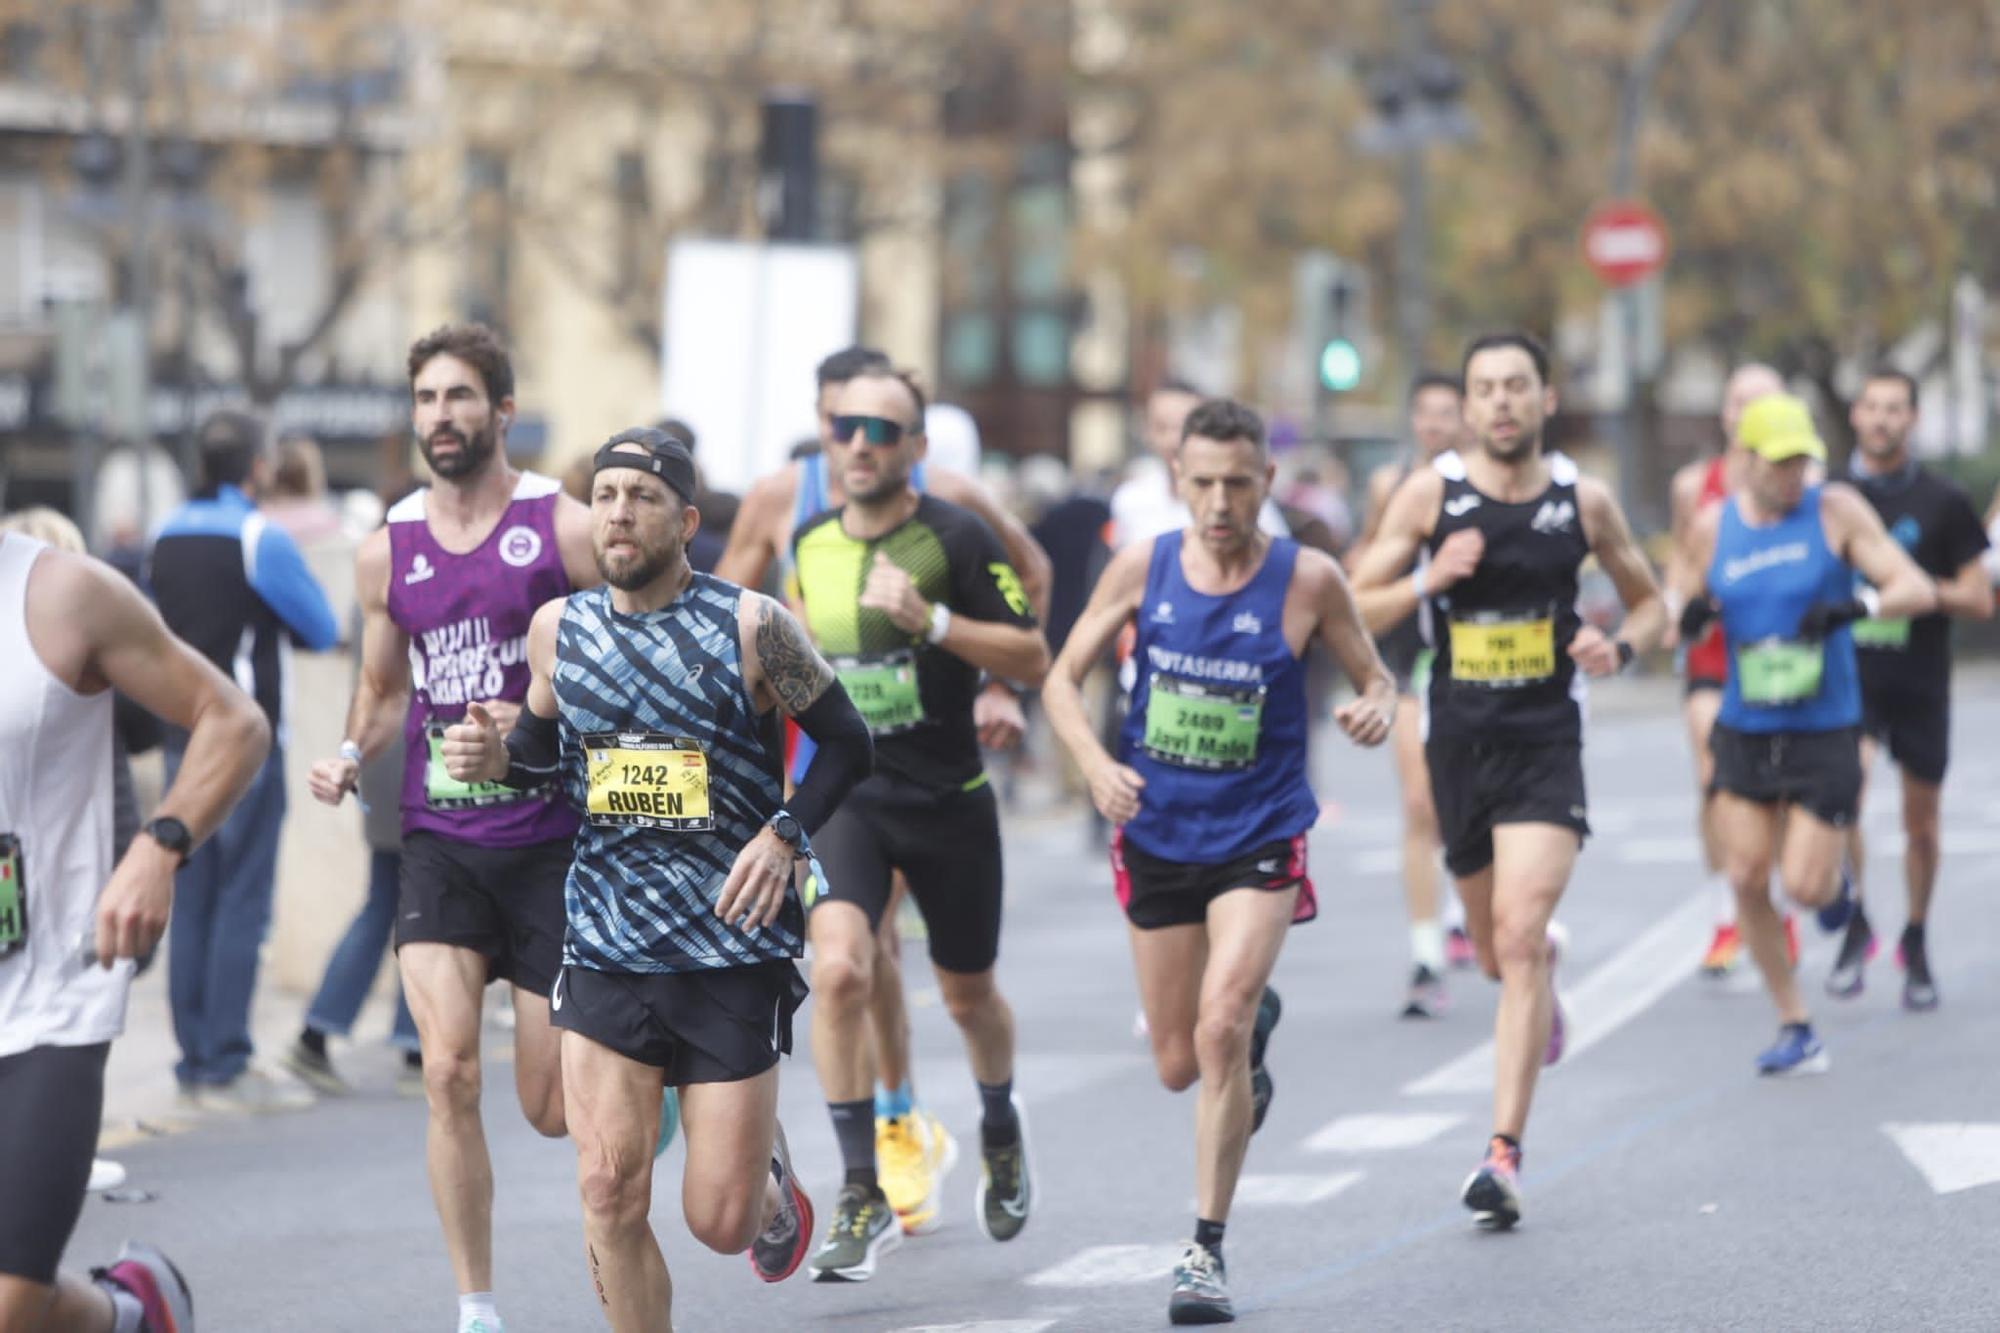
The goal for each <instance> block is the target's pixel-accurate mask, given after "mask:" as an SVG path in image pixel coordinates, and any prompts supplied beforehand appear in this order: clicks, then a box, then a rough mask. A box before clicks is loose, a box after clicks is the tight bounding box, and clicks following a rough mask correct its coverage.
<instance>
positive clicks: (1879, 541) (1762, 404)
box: [1679, 394, 1937, 1074]
mask: <svg viewBox="0 0 2000 1333" xmlns="http://www.w3.org/2000/svg"><path fill="white" fill-rule="evenodd" d="M1736 443H1737V444H1738V445H1739V446H1740V447H1741V448H1742V449H1743V450H1745V451H1746V452H1747V454H1748V455H1749V456H1748V457H1747V458H1746V459H1745V463H1744V472H1743V483H1742V486H1741V488H1740V489H1739V490H1737V492H1736V493H1735V494H1734V495H1733V496H1732V497H1731V498H1730V499H1729V500H1728V501H1727V502H1726V503H1724V504H1723V505H1722V506H1721V507H1720V508H1718V509H1715V510H1712V511H1711V512H1709V513H1707V514H1704V515H1702V516H1701V518H1700V519H1698V520H1697V521H1696V524H1695V528H1694V533H1693V536H1692V539H1691V541H1690V554H1691V555H1692V556H1693V559H1692V560H1691V561H1690V562H1689V563H1688V564H1687V565H1685V566H1684V567H1683V569H1682V570H1681V571H1680V575H1681V577H1683V578H1688V579H1690V580H1691V581H1690V582H1688V583H1686V584H1684V585H1683V587H1682V588H1681V589H1679V591H1680V592H1682V593H1683V594H1684V595H1685V606H1686V609H1685V610H1684V611H1682V612H1681V633H1682V635H1683V636H1685V637H1687V638H1689V639H1692V638H1694V637H1696V636H1697V635H1698V634H1699V633H1700V632H1701V631H1702V630H1703V629H1705V628H1707V624H1708V621H1709V620H1711V619H1715V618H1720V619H1721V621H1722V632H1723V641H1724V643H1725V644H1726V645H1727V647H1728V652H1729V681H1728V684H1727V685H1726V686H1725V687H1724V689H1723V694H1722V710H1721V712H1720V713H1719V714H1718V715H1717V717H1716V724H1715V732H1714V735H1713V737H1712V738H1711V739H1710V741H1709V744H1710V747H1711V748H1712V749H1713V750H1714V751H1715V786H1716V798H1715V800H1716V831H1717V832H1718V834H1719V835H1720V836H1721V840H1722V852H1723V864H1724V866H1725V868H1726V870H1727V873H1728V875H1729V882H1730V883H1731V884H1732V885H1733V886H1734V887H1735V889H1736V919H1737V923H1738V926H1739V928H1740V929H1741V930H1742V932H1743V935H1744V938H1745V939H1746V941H1747V942H1748V943H1749V945H1750V956H1751V957H1752V958H1754V959H1756V961H1757V967H1758V969H1759V970H1760V971H1761V972H1762V973H1763V974H1764V984H1765V986H1766V987H1767V988H1768V989H1769V990H1770V992H1771V998H1772V999H1773V1000H1774V1001H1775V1002H1776V1004H1777V1007H1778V1019H1779V1022H1780V1023H1781V1024H1782V1026H1781V1028H1780V1029H1779V1032H1778V1040H1777V1041H1776V1043H1774V1044H1773V1045H1772V1046H1771V1047H1770V1048H1769V1049H1767V1050H1765V1051H1764V1052H1763V1053H1762V1054H1760V1055H1759V1056H1758V1057H1757V1070H1758V1072H1759V1073H1762V1074H1807V1073H1818V1072H1819V1071H1821V1070H1824V1069H1825V1068H1826V1067H1827V1063H1828V1061H1827V1055H1826V1050H1825V1047H1823V1046H1822V1045H1821V1044H1820V1040H1819V1038H1818V1037H1817V1036H1815V1035H1814V1034H1813V1030H1812V1021H1811V1018H1810V1016H1809V1015H1808V1014H1807V1012H1806V1007H1805V1001H1804V1000H1803V999H1801V998H1800V995H1799V986H1798V980H1797V978H1796V977H1795V976H1794V975H1793V969H1792V964H1791V961H1790V959H1789V958H1787V957H1786V954H1785V947H1784V941H1783V936H1782V932H1781V930H1780V928H1779V925H1778V917H1777V913H1776V911H1775V910H1773V908H1772V906H1771V888H1770V883H1771V870H1772V868H1773V866H1775V867H1776V869H1777V871H1778V876H1779V879H1780V881H1781V882H1782V883H1783V885H1784V889H1785V893H1786V895H1787V896H1789V897H1790V898H1791V899H1792V901H1793V902H1795V903H1798V904H1799V905H1800V906H1801V907H1808V908H1813V909H1819V908H1821V907H1824V906H1826V905H1827V904H1829V903H1831V902H1833V901H1834V899H1835V897H1836V886H1835V881H1836V878H1837V875H1838V872H1839V869H1840V857H1841V851H1842V848H1843V845H1844V843H1845V841H1846V837H1845V834H1846V830H1847V829H1848V827H1849V826H1851V825H1852V824H1853V823H1854V820H1855V818H1856V816H1857V815H1858V814H1859V813H1860V808H1861V756H1860V744H1859V737H1858V735H1857V728H1858V727H1859V726H1860V723H1861V683H1860V671H1859V668H1858V667H1857V666H1856V664H1855V658H1854V631H1853V629H1852V628H1851V627H1852V625H1853V624H1854V622H1855V621H1858V620H1861V619H1862V618H1864V617H1874V618H1880V617H1883V616H1891V617H1894V616H1914V615H1922V614H1925V613H1928V612H1930V611H1931V610H1932V609H1933V608H1934V607H1935V606H1936V604H1937V596H1936V591H1935V589H1934V588H1933V587H1932V586H1931V581H1930V580H1929V579H1928V578H1926V577H1925V576H1924V574H1923V571H1921V570H1919V569H1918V568H1917V567H1916V565H1915V564H1914V563H1912V562H1911V560H1910V558H1909V556H1907V555H1905V554H1904V553H1903V550H1902V548H1901V547H1899V546H1897V545H1896V543H1895V542H1894V541H1893V540H1892V539H1891V538H1890V536H1889V534H1888V533H1887V531H1885V530H1884V529H1883V527H1882V522H1881V520H1880V519H1878V518H1876V517H1875V511H1874V510H1873V509H1870V508H1869V507H1868V504H1867V502H1865V501H1864V500H1862V498H1861V497H1860V496H1859V495H1856V494H1855V493H1854V490H1853V488H1851V487H1848V486H1843V485H1840V484H1838V483H1835V484H1831V485H1819V484H1813V485H1808V484H1807V472H1808V469H1809V468H1810V467H1811V465H1812V464H1813V463H1814V462H1815V461H1819V462H1823V461H1824V460H1825V458H1826V446H1825V445H1823V444H1821V443H1820V439H1819V436H1818V434H1817V433H1816V432H1815V431H1814V429H1813V422H1812V413H1811V412H1810V411H1808V410H1807V408H1806V405H1805V404H1804V403H1802V402H1800V401H1799V400H1798V399H1796V398H1793V397H1791V396H1790V395H1788V394H1770V395H1767V396H1765V397H1763V398H1760V399H1758V400H1757V401H1756V402H1754V403H1751V404H1750V405H1749V406H1748V407H1747V408H1745V409H1744V411H1743V416H1742V419H1741V420H1740V421H1739V422H1738V423H1737V427H1736ZM1856 570H1859V571H1860V572H1861V573H1862V574H1864V575H1866V576H1867V578H1868V579H1869V580H1870V582H1872V583H1873V584H1874V585H1875V586H1874V587H1873V588H1864V589H1862V591H1861V593H1860V595H1859V596H1856V594H1855V590H1854V573H1855V571H1856Z"/></svg>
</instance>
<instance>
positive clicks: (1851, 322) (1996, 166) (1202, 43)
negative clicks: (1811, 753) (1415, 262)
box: [1082, 0, 2000, 429]
mask: <svg viewBox="0 0 2000 1333" xmlns="http://www.w3.org/2000/svg"><path fill="white" fill-rule="evenodd" d="M1408 2H1409V0H1371V2H1370V3H1365V4H1355V5H1346V6H1339V7H1333V6H1326V5H1320V4H1312V3H1306V2H1305V0H1271V2H1270V3H1265V4H1260V5H1258V6H1256V7H1255V8H1254V9H1246V8H1245V7H1243V6H1240V5H1234V4H1228V3H1224V2H1223V0H1199V2H1197V3H1184V2H1182V0H1090V3H1089V5H1088V8H1089V10H1090V11H1091V12H1092V13H1096V14H1101V15H1104V16H1106V17H1107V18H1108V19H1109V20H1110V28H1111V29H1112V30H1113V32H1114V35H1113V36H1112V37H1109V38H1106V39H1105V42H1107V43H1109V45H1110V47H1111V50H1110V53H1109V55H1108V56H1107V55H1106V53H1105V51H1104V50H1102V49H1100V50H1099V51H1098V52H1097V53H1096V56H1095V58H1094V59H1093V61H1092V62H1091V65H1090V67H1089V68H1088V69H1087V70H1086V71H1085V72H1084V75H1083V79H1082V83H1083V86H1084V87H1085V88H1086V89H1087V90H1089V91H1090V92H1091V93H1093V94H1095V95H1097V96H1098V97H1100V98H1102V99H1103V101H1104V103H1105V105H1106V106H1107V107H1110V108H1115V110H1114V111H1109V112H1107V113H1106V114H1107V117H1108V118H1109V119H1111V120H1113V121H1114V122H1115V123H1116V126H1117V130H1116V133H1117V134H1118V136H1119V142H1120V144H1121V146H1122V147H1123V148H1124V150H1125V152H1126V155H1127V169H1126V173H1125V191H1124V194H1125V199H1126V202H1127V204H1128V208H1129V215H1128V216H1127V217H1126V218H1124V219H1122V220H1121V222H1120V224H1119V225H1118V226H1117V227H1116V228H1115V229H1111V230H1106V231H1104V232H1103V233H1102V234H1097V235H1093V236H1088V237H1085V238H1084V240H1083V251H1082V252H1083V254H1084V256H1085V259H1086V262H1096V263H1100V264H1110V265H1113V266H1115V267H1116V268H1117V269H1118V270H1119V271H1121V272H1122V273H1124V275H1125V277H1126V282H1127V286H1128V289H1129V291H1130V293H1131V296H1132V299H1133V301H1134V303H1135V307H1136V309H1137V310H1138V311H1140V312H1141V313H1142V317H1143V315H1144V314H1145V313H1151V314H1152V315H1154V316H1157V315H1158V314H1159V313H1160V312H1162V311H1166V310H1174V309H1187V308H1193V307H1197V306H1200V305H1202V304H1205V303H1212V302H1217V301H1227V302H1231V303H1234V304H1236V305H1238V306H1239V307H1240V309H1241V311H1242V314H1243V318H1244V321H1245V325H1246V328H1247V329H1248V330H1250V331H1251V333H1252V335H1253V336H1251V337H1247V338H1246V339H1245V341H1244V346H1245V353H1246V356H1251V357H1254V356H1255V355H1256V353H1257V349H1258V348H1259V347H1261V346H1265V345H1268V343H1269V341H1270V340H1271V339H1272V338H1274V337H1276V336H1277V335H1279V334H1280V333H1282V331H1283V329H1284V328H1285V325H1286V322H1287V320H1288V319H1289V306H1290V291H1289V286H1288V284H1289V281H1290V265H1291V260H1292V257H1293V254H1294V253H1295V252H1296V250H1298V249H1300V248H1303V247H1306V246H1314V245H1320V246H1326V247H1329V248H1331V249H1333V250H1335V251H1338V252H1339V253H1341V254H1343V255H1347V256H1349V257H1353V258H1358V259H1361V260H1363V261H1364V262H1367V263H1369V264H1370V265H1371V267H1372V268H1373V270H1374V273H1375V279H1376V283H1377V288H1378V290H1384V289H1387V290H1390V291H1391V292H1392V293H1393V287H1392V284H1393V279H1394V266H1393V264H1392V263H1390V262H1389V256H1388V246H1389V244H1390V242H1391V240H1392V238H1393V235H1394V228H1395V223H1396V219H1397V216H1398V211H1399V208H1400V203H1399V199H1398V195H1397V192H1396V189H1395V181H1394V176H1393V167H1392V166H1391V165H1390V164H1388V163H1385V162H1382V161H1378V160H1376V159H1371V158H1368V157H1364V156H1362V155H1360V154H1359V153H1357V152H1356V150H1355V149H1354V147H1353V142H1354V137H1353V136H1354V132H1355V130H1356V128H1357V127H1358V126H1360V125H1361V124H1362V123H1363V122H1364V121H1365V120H1366V119H1367V118H1368V117H1369V116H1371V115H1372V114H1373V112H1372V108H1371V107H1370V105H1369V99H1368V96H1367V90H1366V80H1367V76H1368V73H1369V71H1370V69H1371V67H1372V65H1373V64H1375V63H1379V61H1380V60H1381V59H1382V58H1383V57H1385V56H1386V55H1387V53H1388V51H1389V47H1390V22H1389V20H1390V19H1391V18H1392V17H1393V11H1392V9H1391V6H1392V5H1394V4H1398V3H1408ZM1664 6H1665V0H1603V2H1602V3H1597V4H1591V5H1575V4H1570V3H1566V2H1565V0H1484V2H1483V3H1481V4H1477V5H1439V6H1436V8H1435V13H1434V17H1433V23H1434V29H1435V34H1436V43H1437V45H1438V47H1439V49H1441V50H1443V51H1444V52H1446V53H1447V54H1448V55H1450V56H1451V57H1452V58H1453V59H1454V60H1455V61H1456V63H1457V64H1458V66H1459V68H1460V69H1461V70H1463V71H1464V72H1465V74H1466V76H1467V79H1468V87H1467V101H1468V109H1469V111H1470V114H1471V116H1472V118H1473V120H1474V122H1475V125H1476V129H1477V132H1476V135H1475V137H1474V138H1473V139H1472V141H1470V142H1468V143H1466V144H1464V145H1462V146H1457V147H1442V148H1437V149H1434V150H1433V152H1434V153H1435V154H1436V156H1435V158H1434V159H1433V162H1434V167H1435V170H1434V172H1433V175H1432V181H1433V199H1432V217H1433V220H1434V236H1433V239H1432V258H1433V262H1434V265H1435V268H1434V276H1433V290H1434V292H1435V293H1436V304H1437V319H1436V321H1435V325H1434V329H1435V333H1434V341H1433V344H1432V346H1431V347H1430V349H1429V350H1430V353H1431V354H1432V355H1433V356H1437V355H1439V354H1440V353H1446V354H1448V353H1449V352H1450V351H1451V350H1452V349H1453V348H1454V346H1455V344H1456V342H1457V341H1458V338H1459V336H1460V335H1461V334H1462V333H1463V331H1464V330H1466V329H1469V328H1474V327H1479V326H1484V325H1491V324H1498V323H1508V324H1523V325H1526V326H1528V327H1532V328H1538V329H1542V330H1550V329H1553V328H1554V327H1555V326H1556V323H1557V319H1558V316H1559V315H1561V314H1563V313H1565V312H1568V313H1582V312H1584V311H1586V310H1588V309H1589V307H1590V306H1591V304H1592V303H1594V302H1595V301H1596V299H1597V298H1598V296H1599V295H1600V289H1599V288H1598V286H1597V284H1596V281H1595V279H1594V278H1593V277H1592V276H1591V275H1590V273H1589V271H1588V269H1587V268H1586V267H1585V265H1584V263H1583V259H1582V255H1581V252H1580V248H1579V244H1578V231H1579V228H1580V226H1581V223H1582V219H1583V217H1584V215H1585V213H1586V212H1587V211H1588V209H1589V208H1590V206H1591V205H1592V204H1593V203H1595V202H1597V201H1599V200H1600V199H1602V198H1603V197H1604V196H1605V194H1606V192H1607V191H1608V188H1609V182H1610V178H1611V157H1612V150H1613V143H1612V135H1613V131H1614V127H1615V124H1616V119H1617V105H1618V94H1619V90H1620V88H1621V87H1622V85H1623V82H1624V80H1625V78H1626V77H1627V74H1628V73H1629V71H1630V68H1631V66H1632V63H1633V60H1634V58H1635V56H1636V54H1637V52H1638V51H1639V50H1640V48H1641V45H1642V43H1643V40H1644V37H1645V34H1646V32H1647V30H1648V27H1649V25H1650V24H1651V23H1652V22H1653V20H1654V19H1655V18H1656V17H1657V15H1658V13H1659V11H1660V10H1661V9H1663V8H1664ZM1996 86H2000V6H1996V5H1995V4H1994V3H1992V0H1931V2H1930V3H1926V4H1925V5H1923V6H1921V7H1915V6H1910V5H1908V4H1905V3H1899V2H1898V0H1764V3H1759V4H1756V5H1738V4H1713V5H1709V6H1707V7H1706V8H1705V9H1704V11H1703V12H1702V14H1701V16H1700V18H1699V19H1698V20H1697V22H1696V23H1695V25H1694V27H1693V28H1692V29H1691V30H1690V31H1689V32H1688V33H1687V34H1686V36H1684V37H1683V38H1682V39H1681V40H1680V42H1679V43H1678V44H1677V45H1676V46H1674V47H1673V48H1672V50H1671V51H1670V53H1669V55H1668V58H1667V61H1666V64H1665V66H1664V68H1663V69H1662V71H1661V73H1660V77H1659V81H1658V83H1657V85H1656V86H1655V89H1654V94H1653V98H1652V103H1651V111H1650V114H1649V116H1648V118H1647V120H1646V122H1645V124H1644V127H1643V129H1642V132H1641V137H1640V179H1641V182H1642V184H1641V192H1642V193H1643V194H1644V195H1645V196H1646V197H1647V198H1649V199H1650V200H1651V201H1652V202H1653V204H1654V206H1655V207H1656V208H1657V209H1659V211H1660V212H1661V213H1662V214H1663V216H1664V217H1665V218H1666V220H1667V224H1668V226H1669V229H1670V230H1671V232H1672V234H1673V241H1674V256H1673V260H1672V263H1671V266H1670V268H1669V270H1668V274H1667V334H1668V338H1669V340H1670V343H1681V342H1688V341H1700V342H1704V343H1707V344H1709V345H1711V346H1713V347H1714V348H1715V349H1716V350H1717V351H1718V352H1720V353H1721V354H1722V355H1724V356H1727V357H1731V358H1735V357H1740V356H1749V355H1756V356H1763V357H1767V358H1771V359H1774V360H1776V361H1777V362H1779V363H1780V364H1781V365H1782V366H1784V367H1785V368H1787V369H1790V370H1793V371H1796V372H1799V373H1803V374H1806V375H1809V376H1811V377H1812V378H1813V379H1814V380H1815V381H1816V382H1817V383H1819V384H1820V386H1821V387H1822V389H1823V390H1824V391H1825V392H1826V393H1827V394H1828V396H1829V398H1830V400H1831V401H1833V402H1834V403H1840V402H1842V399H1841V395H1840V393H1839V386H1838V385H1837V383H1836V370H1837V369H1838V368H1839V367H1840V366H1841V365H1843V364H1846V363H1849V362H1851V361H1852V360H1854V359H1855V358H1861V357H1868V356H1872V355H1874V354H1876V353H1877V352H1878V351H1879V350H1880V349H1882V348H1884V347H1885V346H1886V345H1887V344H1888V343H1890V342H1891V341H1893V340H1895V339H1897V338H1899V337H1901V336H1902V335H1903V334H1905V333H1907V332H1908V331H1909V330H1910V329H1911V328H1912V327H1914V326H1915V325H1917V324H1919V323H1920V322H1922V321H1924V320H1929V319H1939V318H1942V316H1943V315H1944V312H1945V309H1946V297H1947V292H1948V289H1949V286H1950V283H1951V281H1952V280H1953V278H1954V277H1955V276H1956V275H1957V274H1958V273H1960V272H1968V271H1969V272H1972V273H1974V274H1975V275H1976V276H1978V277H1980V279H1981V280H1982V281H1983V282H1985V283H1986V284H1987V285H1988V286H1989V287H1992V286H1994V285H1996V284H2000V245H1995V244H1994V243H1993V240H1992V237H1993V236H1994V235H1995V234H1996V224H2000V98H1995V97H1994V96H1993V89H1994V88H1995V87H1996ZM1388 308H1390V306H1389V303H1388V302H1384V303H1383V304H1382V305H1380V306H1378V309H1383V310H1386V309H1388ZM1245 369H1246V371H1247V370H1249V369H1250V367H1247V366H1246V367H1245ZM1840 415H1842V416H1844V413H1842V414H1840ZM1840 428H1842V429H1844V421H1843V422H1841V423H1840Z"/></svg>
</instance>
